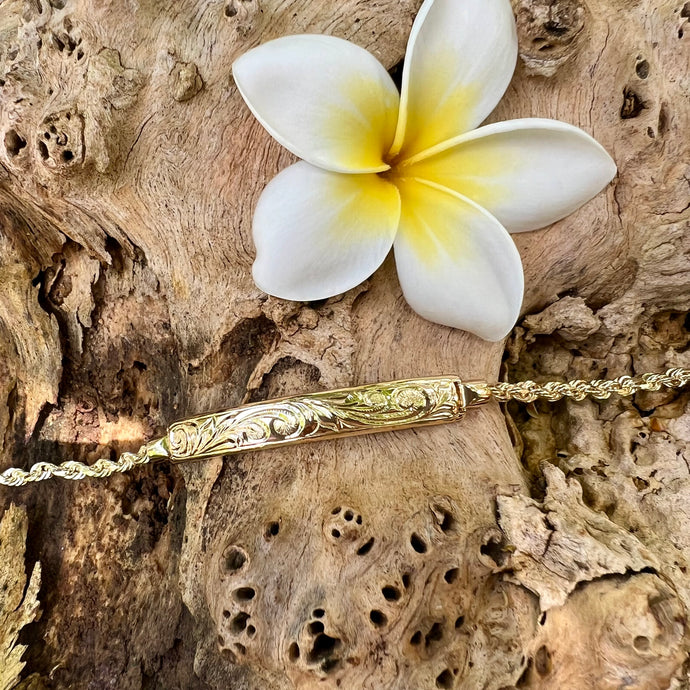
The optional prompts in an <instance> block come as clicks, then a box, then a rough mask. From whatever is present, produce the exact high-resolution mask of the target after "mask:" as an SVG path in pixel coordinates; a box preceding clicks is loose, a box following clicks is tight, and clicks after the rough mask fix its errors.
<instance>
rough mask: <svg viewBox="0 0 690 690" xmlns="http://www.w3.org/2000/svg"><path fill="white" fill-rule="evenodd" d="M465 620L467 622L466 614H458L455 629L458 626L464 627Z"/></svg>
mask: <svg viewBox="0 0 690 690" xmlns="http://www.w3.org/2000/svg"><path fill="white" fill-rule="evenodd" d="M464 622H465V616H458V617H457V618H456V619H455V629H456V630H457V629H458V628H462V625H463V623H464Z"/></svg>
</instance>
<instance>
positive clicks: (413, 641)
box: [410, 630, 422, 646]
mask: <svg viewBox="0 0 690 690" xmlns="http://www.w3.org/2000/svg"><path fill="white" fill-rule="evenodd" d="M421 641H422V631H421V630H417V631H416V632H415V633H414V635H412V637H411V638H410V644H412V645H415V646H416V645H418V644H419V643H420V642H421Z"/></svg>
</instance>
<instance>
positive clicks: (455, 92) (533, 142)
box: [233, 0, 616, 340]
mask: <svg viewBox="0 0 690 690" xmlns="http://www.w3.org/2000/svg"><path fill="white" fill-rule="evenodd" d="M516 61H517V36H516V30H515V19H514V17H513V13H512V10H511V6H510V2H509V0H425V2H424V3H423V5H422V7H421V9H420V11H419V14H418V15H417V18H416V20H415V22H414V25H413V27H412V33H411V35H410V40H409V44H408V46H407V53H406V56H405V63H404V68H403V75H402V89H401V93H400V94H398V91H397V89H396V87H395V85H394V83H393V80H392V79H391V77H390V75H389V74H388V73H387V72H386V70H385V68H384V67H383V66H382V65H381V63H379V62H378V60H376V58H375V57H374V56H372V55H371V54H370V53H368V52H367V51H366V50H364V49H363V48H360V47H359V46H356V45H354V44H353V43H350V42H348V41H344V40H342V39H339V38H335V37H333V36H319V35H298V36H286V37H284V38H279V39H277V40H274V41H270V42H268V43H265V44H263V45H261V46H259V47H258V48H254V49H253V50H250V51H249V52H247V53H245V54H244V55H242V56H241V57H240V58H239V59H238V60H237V61H236V62H235V63H234V65H233V74H234V78H235V82H236V83H237V87H238V88H239V90H240V93H241V94H242V96H243V97H244V99H245V101H246V102H247V105H248V106H249V108H250V109H251V111H252V112H253V113H254V115H255V116H256V117H257V118H258V120H259V121H260V122H261V124H262V125H263V126H264V127H265V128H266V129H267V130H268V132H269V133H270V134H271V135H272V136H273V137H274V138H275V139H277V140H278V141H279V142H280V143H281V144H282V145H283V146H285V147H286V148H287V149H289V150H290V151H291V152H292V153H294V154H295V155H296V156H298V157H299V158H301V159H302V160H301V161H300V162H298V163H295V164H294V165H291V166H290V167H288V168H287V169H285V170H283V171H282V172H281V173H280V174H279V175H278V176H277V177H275V178H274V179H273V180H272V181H271V182H270V183H269V184H268V185H267V187H266V189H265V190H264V191H263V193H262V195H261V198H260V199H259V202H258V204H257V208H256V211H255V214H254V222H253V234H254V241H255V244H256V250H257V256H256V261H255V263H254V268H253V275H254V280H255V281H256V283H257V285H258V286H259V288H261V289H262V290H264V291H265V292H267V293H269V294H271V295H274V296H276V297H280V298H283V299H290V300H304V301H311V300H318V299H324V298H327V297H332V296H333V295H337V294H339V293H342V292H345V291H346V290H349V289H350V288H353V287H355V286H356V285H358V284H359V283H361V282H362V281H363V280H365V279H366V278H368V277H369V276H370V275H371V274H372V273H373V272H374V271H375V270H376V269H377V268H378V267H379V266H380V265H381V263H382V262H383V260H384V259H385V258H386V255H387V254H388V252H389V251H390V249H391V247H392V248H393V249H394V253H395V261H396V266H397V270H398V276H399V279H400V284H401V286H402V290H403V293H404V295H405V299H406V300H407V302H408V303H409V304H410V306H411V307H412V308H413V309H414V310H415V311H416V312H417V313H418V314H420V315H421V316H423V317H425V318H427V319H429V320H431V321H435V322H437V323H440V324H445V325H447V326H453V327H455V328H461V329H464V330H467V331H471V332H472V333H475V334H477V335H479V336H480V337H482V338H485V339H486V340H500V339H501V338H503V337H504V336H505V335H507V334H508V333H509V332H510V330H511V328H512V327H513V325H514V324H515V321H516V320H517V318H518V316H519V312H520V306H521V303H522V295H523V274H522V264H521V261H520V256H519V254H518V251H517V249H516V247H515V244H514V242H513V240H512V238H511V237H510V235H509V234H508V233H512V232H523V231H525V230H535V229H537V228H541V227H544V226H546V225H549V224H551V223H553V222H554V221H556V220H559V219H560V218H563V217H564V216H566V215H568V214H569V213H571V212H573V211H574V210H575V209H577V208H578V207H579V206H581V205H582V204H583V203H585V202H586V201H588V200H589V199H591V198H592V197H593V196H594V195H595V194H597V193H598V192H599V191H600V190H601V189H602V188H603V187H604V186H605V185H606V184H607V183H608V182H609V181H610V180H611V179H612V178H613V176H614V175H615V173H616V167H615V165H614V163H613V161H612V159H611V157H610V156H609V155H608V154H607V153H606V151H605V150H604V149H603V148H602V147H601V146H600V145H599V144H598V143H597V142H596V141H594V139H592V138H591V137H590V136H589V135H587V134H585V133H584V132H583V131H582V130H580V129H578V128H576V127H573V126H571V125H568V124H565V123H563V122H558V121H556V120H546V119H522V120H510V121H508V122H498V123H495V124H490V125H486V126H484V127H479V128H478V129H475V128H476V127H478V125H480V124H481V122H482V121H483V120H484V119H485V118H486V117H487V116H488V115H489V113H490V112H491V111H492V110H493V108H494V107H495V106H496V104H497V103H498V101H499V100H500V98H501V96H502V95H503V93H504V92H505V90H506V88H507V87H508V84H509V82H510V79H511V77H512V74H513V71H514V69H515V64H516Z"/></svg>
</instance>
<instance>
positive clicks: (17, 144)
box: [5, 129, 26, 158]
mask: <svg viewBox="0 0 690 690" xmlns="http://www.w3.org/2000/svg"><path fill="white" fill-rule="evenodd" d="M25 146H26V139H24V138H23V137H21V136H19V134H17V132H16V131H15V130H14V129H8V130H7V132H5V150H6V151H7V154H8V155H9V156H11V157H12V158H14V156H16V155H18V154H19V152H20V151H21V150H22V149H23V148H24V147H25Z"/></svg>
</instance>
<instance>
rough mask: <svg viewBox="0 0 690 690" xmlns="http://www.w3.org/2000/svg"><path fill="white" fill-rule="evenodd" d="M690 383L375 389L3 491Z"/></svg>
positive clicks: (252, 416) (217, 418)
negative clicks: (501, 406) (508, 407)
mask: <svg viewBox="0 0 690 690" xmlns="http://www.w3.org/2000/svg"><path fill="white" fill-rule="evenodd" d="M688 382H690V369H669V370H668V371H667V372H666V373H665V374H642V375H641V376H634V377H632V376H621V377H620V378H617V379H613V380H594V381H578V380H576V381H568V382H563V383H561V382H557V381H551V382H549V383H544V384H538V383H535V382H534V381H522V382H520V383H496V384H489V383H485V382H478V381H468V382H465V381H462V380H460V379H459V378H458V377H457V376H434V377H430V378H422V379H408V380H404V381H391V382H388V383H376V384H368V385H365V386H356V387H353V388H343V389H340V390H332V391H323V392H320V393H312V394H311V395H297V396H292V397H289V398H282V399H276V400H269V401H267V402H260V403H253V404H250V405H243V406H241V407H237V408H235V409H232V410H227V411H225V412H216V413H213V414H207V415H203V416H202V417H194V418H192V419H185V420H183V421H180V422H175V423H174V424H172V425H171V426H170V427H169V428H168V430H167V433H166V435H165V436H164V437H163V438H160V439H156V440H155V441H151V442H149V443H147V444H145V445H144V446H142V447H141V448H140V449H139V451H138V452H137V453H123V454H122V455H121V456H120V458H119V459H118V460H117V461H115V462H113V461H111V460H98V461H96V462H95V463H94V464H92V465H85V464H83V463H80V462H74V461H68V462H64V463H62V464H61V465H54V464H52V463H49V462H40V463H37V464H35V465H34V466H33V467H32V468H31V469H30V470H28V471H27V470H22V469H19V468H10V469H8V470H5V471H4V472H2V473H0V484H4V485H5V486H23V485H24V484H28V483H30V482H38V481H42V480H43V479H48V478H50V477H62V478H63V479H83V478H84V477H108V476H110V475H111V474H114V473H115V472H126V471H128V470H130V469H132V468H133V467H135V466H137V465H145V464H146V463H148V462H152V461H158V460H170V461H171V462H173V463H180V462H188V461H192V460H201V459H203V458H209V457H213V456H218V455H227V454H230V453H238V452H241V451H249V450H262V449H264V448H275V447H277V446H285V445H292V444H298V443H304V442H307V441H319V440H326V439H331V438H335V437H343V436H354V435H358V434H371V433H377V432H381V431H391V430H394V429H407V428H410V427H418V426H425V425H431V424H444V423H447V422H455V421H457V420H459V419H461V418H462V417H463V416H464V414H465V412H466V411H467V409H468V408H470V407H475V406H477V405H481V404H483V403H485V402H487V401H488V400H491V399H494V400H497V401H499V402H507V401H509V400H518V401H520V402H523V403H529V402H533V401H534V400H537V399H538V398H543V399H546V400H549V401H556V400H560V399H561V398H564V397H568V398H572V399H573V400H584V399H585V398H587V397H592V398H595V399H597V400H605V399H606V398H609V397H610V396H611V395H612V394H616V395H623V396H629V395H633V394H634V393H637V392H638V391H658V390H660V389H661V388H662V387H665V388H680V387H682V386H685V385H686V384H687V383H688Z"/></svg>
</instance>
